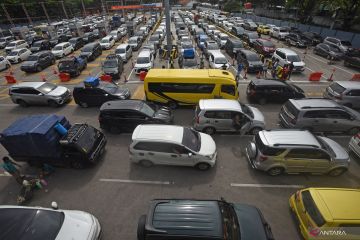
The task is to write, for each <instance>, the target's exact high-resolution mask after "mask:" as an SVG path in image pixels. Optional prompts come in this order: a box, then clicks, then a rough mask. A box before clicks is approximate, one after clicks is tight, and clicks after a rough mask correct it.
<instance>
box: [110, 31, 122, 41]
mask: <svg viewBox="0 0 360 240" xmlns="http://www.w3.org/2000/svg"><path fill="white" fill-rule="evenodd" d="M110 35H111V36H113V38H114V40H115V42H117V41H119V40H120V39H121V38H122V35H121V32H120V31H119V30H113V31H111V32H110Z"/></svg>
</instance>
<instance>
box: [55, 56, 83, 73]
mask: <svg viewBox="0 0 360 240" xmlns="http://www.w3.org/2000/svg"><path fill="white" fill-rule="evenodd" d="M86 66H87V63H86V59H83V58H81V57H66V58H63V59H61V60H60V61H59V63H58V69H59V72H61V73H68V74H70V76H71V77H76V76H79V75H80V73H81V71H82V70H84V69H85V68H86Z"/></svg>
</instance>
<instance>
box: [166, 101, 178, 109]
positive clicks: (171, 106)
mask: <svg viewBox="0 0 360 240" xmlns="http://www.w3.org/2000/svg"><path fill="white" fill-rule="evenodd" d="M168 106H169V107H170V108H171V109H176V108H177V107H178V105H177V103H176V102H174V101H169V102H168Z"/></svg>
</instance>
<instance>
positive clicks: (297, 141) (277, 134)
mask: <svg viewBox="0 0 360 240" xmlns="http://www.w3.org/2000/svg"><path fill="white" fill-rule="evenodd" d="M259 136H260V138H261V140H262V142H263V143H264V144H266V145H268V146H272V147H278V146H293V145H294V146H296V145H298V146H312V147H316V148H321V144H320V142H319V141H318V140H317V138H316V137H315V136H314V135H313V134H312V133H311V132H309V131H305V130H283V129H281V130H263V131H260V132H259Z"/></svg>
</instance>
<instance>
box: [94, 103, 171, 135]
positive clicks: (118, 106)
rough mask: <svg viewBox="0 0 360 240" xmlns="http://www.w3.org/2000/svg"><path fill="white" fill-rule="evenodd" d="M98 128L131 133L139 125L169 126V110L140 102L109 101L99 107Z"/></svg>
mask: <svg viewBox="0 0 360 240" xmlns="http://www.w3.org/2000/svg"><path fill="white" fill-rule="evenodd" d="M99 122H100V128H102V129H105V130H108V131H111V132H132V131H133V130H134V129H135V128H136V126H137V125H139V124H171V123H172V122H173V114H172V111H171V110H170V108H168V107H165V106H160V105H157V104H154V103H150V102H146V101H142V100H123V101H110V102H106V103H104V104H103V105H102V106H101V107H100V115H99Z"/></svg>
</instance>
